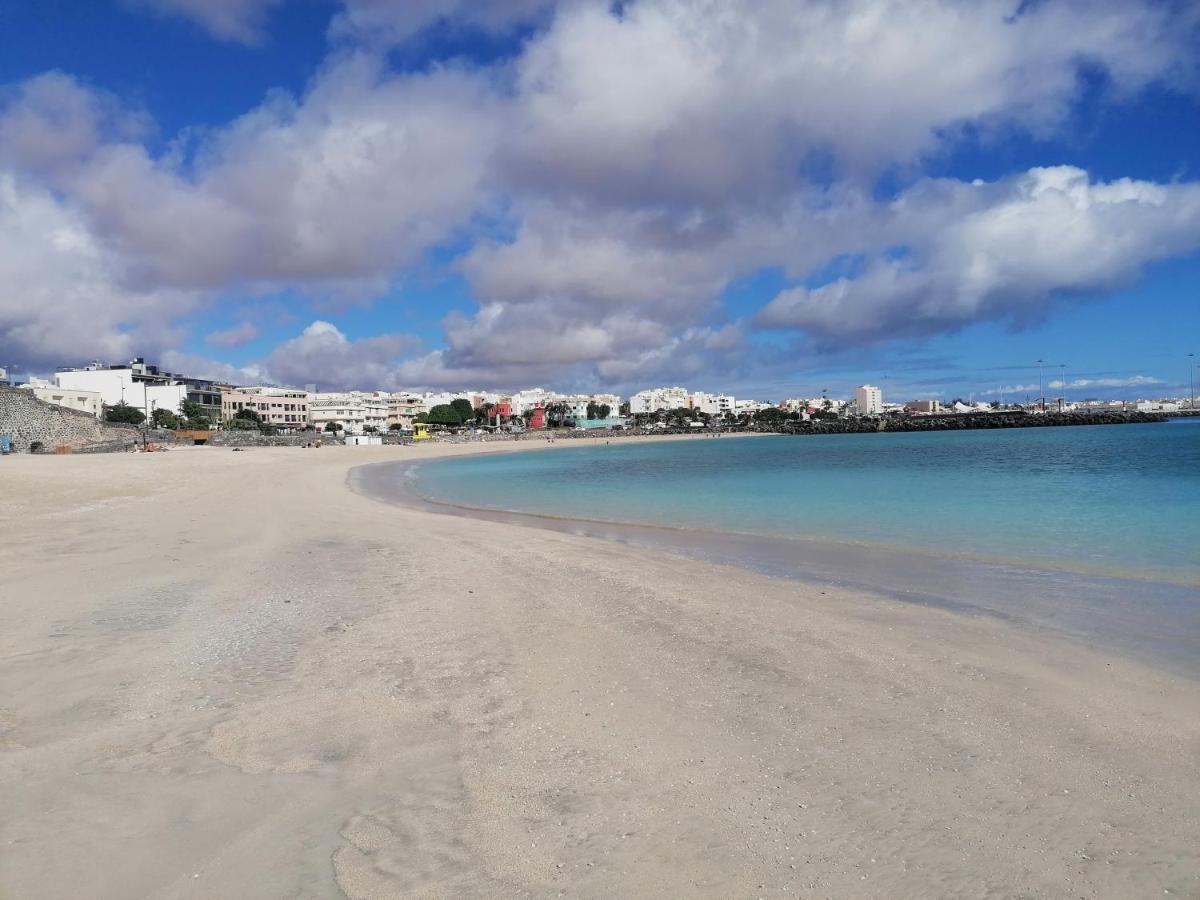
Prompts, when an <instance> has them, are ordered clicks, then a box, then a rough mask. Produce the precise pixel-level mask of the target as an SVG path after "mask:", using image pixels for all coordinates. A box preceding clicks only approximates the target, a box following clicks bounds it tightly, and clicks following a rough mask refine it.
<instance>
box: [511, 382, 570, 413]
mask: <svg viewBox="0 0 1200 900" xmlns="http://www.w3.org/2000/svg"><path fill="white" fill-rule="evenodd" d="M563 399H565V398H564V397H563V395H562V394H557V393H555V392H554V391H548V390H546V389H545V388H540V387H539V388H529V389H527V390H524V391H517V392H516V393H515V394H513V395H512V410H513V415H514V416H523V415H525V413H526V412H527V411H529V410H531V409H543V410H544V409H545V408H546V407H547V406H548V405H550V404H551V403H557V402H558V401H560V400H563Z"/></svg>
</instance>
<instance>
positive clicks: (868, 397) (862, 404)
mask: <svg viewBox="0 0 1200 900" xmlns="http://www.w3.org/2000/svg"><path fill="white" fill-rule="evenodd" d="M854 405H855V407H856V408H857V409H858V414H859V415H860V416H877V415H879V414H880V413H881V412H883V391H881V390H880V389H879V388H877V387H875V385H873V384H863V385H859V386H858V387H857V388H855V389H854Z"/></svg>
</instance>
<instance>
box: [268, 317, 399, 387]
mask: <svg viewBox="0 0 1200 900" xmlns="http://www.w3.org/2000/svg"><path fill="white" fill-rule="evenodd" d="M420 343H421V342H420V340H419V339H417V338H415V337H413V336H412V335H405V334H384V335H379V336H377V337H370V338H362V339H360V340H350V339H349V338H347V337H346V335H345V334H343V333H342V332H341V330H339V329H338V328H337V327H336V326H334V325H332V324H330V323H329V322H324V321H321V320H318V321H316V322H313V323H312V324H311V325H309V326H308V327H307V328H305V329H304V331H303V332H301V333H300V335H299V336H298V337H295V338H292V339H291V340H289V341H285V342H284V343H283V344H280V345H279V346H278V347H277V348H275V350H274V351H272V352H271V354H270V355H269V356H268V357H267V358H266V360H264V362H263V369H264V370H265V371H266V372H267V373H269V377H270V378H271V380H273V381H274V382H277V383H279V384H287V385H302V384H316V385H317V386H318V387H319V389H320V390H340V389H380V388H382V389H385V390H387V389H394V388H399V387H402V385H401V384H399V383H398V382H397V380H396V372H397V367H398V366H399V363H400V362H401V359H402V358H403V357H404V356H406V355H410V354H412V353H413V352H414V351H415V350H417V349H418V348H419V347H420Z"/></svg>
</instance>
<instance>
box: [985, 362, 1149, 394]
mask: <svg viewBox="0 0 1200 900" xmlns="http://www.w3.org/2000/svg"><path fill="white" fill-rule="evenodd" d="M1049 368H1057V367H1056V366H1052V367H1049ZM1166 384H1167V382H1165V381H1163V380H1162V379H1161V378H1153V377H1151V376H1149V375H1130V376H1126V377H1121V378H1068V379H1066V380H1063V379H1061V378H1054V379H1048V380H1047V381H1046V382H1045V385H1044V390H1046V391H1061V390H1063V389H1064V388H1066V389H1067V390H1085V389H1088V388H1104V389H1115V388H1138V387H1160V386H1164V385H1166ZM1038 390H1039V385H1038V383H1037V382H1036V381H1033V382H1029V383H1028V384H1007V385H1004V386H1003V387H998V388H990V389H988V390H985V391H976V392H975V393H977V394H981V395H982V396H985V397H995V396H1001V395H1003V396H1008V395H1013V396H1015V395H1018V394H1032V395H1034V396H1036V395H1037V392H1038Z"/></svg>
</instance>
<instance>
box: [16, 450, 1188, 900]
mask: <svg viewBox="0 0 1200 900" xmlns="http://www.w3.org/2000/svg"><path fill="white" fill-rule="evenodd" d="M685 437H690V435H688V436H685ZM563 443H566V442H563ZM557 446H561V445H557ZM435 449H436V450H438V451H444V450H445V449H450V454H451V455H457V454H458V453H462V452H466V451H468V450H472V449H477V448H471V447H464V448H463V449H462V450H455V449H453V448H430V450H417V451H416V452H414V451H413V450H412V449H410V448H392V447H362V448H338V447H329V448H322V450H321V451H310V450H300V449H286V448H264V449H254V450H251V451H248V452H241V453H232V452H229V451H221V450H216V449H212V448H195V449H193V450H180V451H173V452H171V453H163V454H127V455H115V456H76V457H71V456H66V457H26V456H22V457H19V458H17V459H16V460H15V464H9V463H11V462H13V458H11V457H10V458H7V459H6V460H5V461H4V462H2V463H0V493H2V494H3V496H4V497H5V500H6V511H7V512H8V514H9V520H10V522H13V523H19V524H20V527H19V528H16V527H14V528H10V529H9V531H8V533H7V534H6V540H5V541H4V542H2V543H0V570H3V571H4V572H5V576H6V578H5V580H6V591H5V625H6V627H5V628H4V629H2V630H0V684H2V685H3V691H2V692H0V803H2V804H3V805H4V808H5V810H6V811H7V812H8V813H9V814H8V815H7V816H5V817H0V846H3V847H4V853H3V854H0V896H13V897H18V896H20V897H24V896H37V897H41V898H47V900H58V898H64V900H65V898H75V897H78V896H80V895H81V894H86V895H87V896H89V897H93V898H96V900H125V898H128V897H134V896H146V897H150V896H152V897H155V898H160V900H180V898H185V900H207V898H211V897H225V896H237V897H246V898H248V900H256V898H260V897H261V898H264V900H265V898H277V897H281V896H306V897H312V898H326V897H328V898H338V900H340V898H353V900H373V898H391V897H396V896H412V897H430V898H432V897H445V896H464V897H471V896H474V897H483V896H514V895H521V896H530V897H552V896H558V895H560V894H562V893H564V892H565V893H567V894H569V895H573V896H581V897H605V896H648V895H668V896H679V895H688V896H699V897H714V898H716V897H721V898H723V897H732V896H770V897H776V896H778V897H784V896H837V897H848V898H859V897H861V898H868V897H879V896H917V895H924V896H930V895H934V896H983V895H1005V896H1009V895H1030V896H1078V895H1081V894H1082V895H1086V896H1096V897H1112V898H1118V897H1129V896H1150V895H1162V894H1163V893H1164V892H1170V893H1171V894H1174V895H1177V896H1189V895H1192V894H1194V893H1196V891H1197V888H1198V887H1200V851H1198V850H1197V848H1196V846H1195V841H1194V836H1195V834H1196V833H1197V830H1198V829H1200V805H1198V804H1197V802H1196V800H1195V796H1196V787H1197V785H1200V754H1198V753H1197V752H1196V751H1197V748H1200V696H1198V695H1197V692H1196V690H1195V683H1194V682H1193V681H1191V680H1190V679H1186V678H1181V677H1174V676H1170V675H1167V674H1164V673H1162V672H1160V671H1156V670H1153V669H1150V668H1148V667H1146V666H1143V665H1140V664H1138V663H1136V662H1133V661H1130V660H1128V659H1125V658H1123V657H1120V656H1114V655H1112V654H1108V653H1102V652H1099V651H1096V650H1092V649H1088V648H1086V647H1081V646H1079V645H1078V644H1076V643H1073V642H1071V641H1066V640H1062V639H1059V638H1056V637H1051V636H1047V635H1044V634H1032V633H1029V632H1027V631H1026V630H1025V629H1021V628H1016V627H1013V626H1012V625H1011V624H1008V623H1006V622H1003V621H1000V620H998V619H995V618H991V617H983V616H965V615H961V614H956V613H951V612H947V611H945V610H941V609H938V608H936V607H931V606H923V605H918V604H912V603H901V602H898V601H896V600H894V599H890V598H887V597H878V596H875V595H871V594H869V593H867V592H864V591H861V590H857V589H855V588H853V587H847V586H834V585H816V584H806V583H801V582H794V581H788V580H785V579H781V578H772V577H767V576H765V575H761V574H758V573H755V572H751V571H745V570H741V569H735V568H732V567H729V566H724V565H720V564H714V563H707V562H701V561H697V560H694V559H687V558H681V557H678V556H671V555H669V554H664V553H661V552H658V551H655V550H651V549H644V548H639V547H636V546H630V545H623V544H617V543H613V542H607V541H597V540H595V539H593V538H588V537H580V536H577V535H573V534H568V533H559V532H551V531H546V530H543V529H536V528H517V527H514V526H512V525H508V524H503V523H496V522H489V521H482V520H477V519H471V518H466V517H461V516H450V515H433V514H431V513H429V512H427V511H419V510H413V509H406V508H403V507H398V506H393V505H389V504H385V503H382V502H379V501H376V500H372V499H368V498H367V497H365V496H363V495H361V494H358V493H355V492H354V491H352V490H349V489H348V488H347V481H348V478H349V477H350V475H349V473H350V471H351V470H353V469H357V468H359V467H360V466H362V465H364V464H369V463H372V462H408V463H413V462H417V461H419V460H421V459H425V458H431V457H432V456H433V455H434V450H435ZM531 449H532V448H531ZM485 452H495V451H485Z"/></svg>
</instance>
